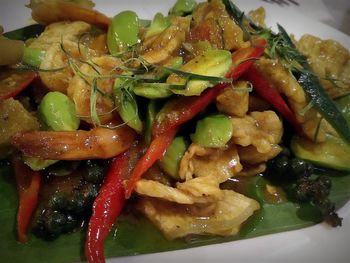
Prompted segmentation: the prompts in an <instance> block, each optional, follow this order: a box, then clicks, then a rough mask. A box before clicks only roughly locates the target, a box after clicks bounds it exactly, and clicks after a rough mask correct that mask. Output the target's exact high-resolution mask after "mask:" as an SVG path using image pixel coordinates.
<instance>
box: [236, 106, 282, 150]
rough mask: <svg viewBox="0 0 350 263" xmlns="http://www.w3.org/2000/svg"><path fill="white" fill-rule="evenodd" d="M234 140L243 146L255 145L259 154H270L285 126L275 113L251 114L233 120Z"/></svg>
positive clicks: (279, 139)
mask: <svg viewBox="0 0 350 263" xmlns="http://www.w3.org/2000/svg"><path fill="white" fill-rule="evenodd" d="M231 121H232V125H233V136H232V140H233V142H234V143H235V144H238V145H241V146H249V145H253V146H255V148H256V149H257V151H258V152H259V153H262V154H264V153H268V152H270V151H271V150H272V145H274V144H278V143H279V142H280V141H281V138H282V135H283V125H282V121H281V120H280V118H279V117H278V116H277V114H276V113H275V112H274V111H264V112H251V113H250V114H249V115H246V116H245V117H243V118H231Z"/></svg>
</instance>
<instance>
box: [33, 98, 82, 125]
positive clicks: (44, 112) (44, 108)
mask: <svg viewBox="0 0 350 263" xmlns="http://www.w3.org/2000/svg"><path fill="white" fill-rule="evenodd" d="M38 110H39V116H40V117H41V119H42V120H43V122H44V123H45V124H46V125H47V126H48V127H49V128H51V129H52V130H54V131H74V130H77V129H78V127H79V124H80V119H79V118H78V117H77V114H76V110H75V105H74V103H73V101H72V100H70V99H69V98H68V97H67V96H66V95H64V94H63V93H61V92H57V91H54V92H49V93H47V94H46V95H45V96H44V98H43V99H42V101H41V102H40V105H39V108H38Z"/></svg>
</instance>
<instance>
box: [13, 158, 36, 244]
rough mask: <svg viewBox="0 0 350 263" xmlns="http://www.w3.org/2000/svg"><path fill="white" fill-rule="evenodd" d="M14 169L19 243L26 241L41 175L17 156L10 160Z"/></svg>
mask: <svg viewBox="0 0 350 263" xmlns="http://www.w3.org/2000/svg"><path fill="white" fill-rule="evenodd" d="M12 164H13V166H14V169H15V177H16V183H17V192H18V195H19V206H18V212H17V234H18V240H19V242H21V243H25V242H27V234H26V233H27V229H28V226H29V223H30V220H31V218H32V214H33V212H34V210H35V208H36V207H37V204H38V196H39V189H40V181H41V176H40V173H39V172H34V171H32V170H31V169H30V168H29V167H28V166H27V165H25V164H24V163H23V162H22V160H21V159H20V158H19V157H15V158H13V160H12Z"/></svg>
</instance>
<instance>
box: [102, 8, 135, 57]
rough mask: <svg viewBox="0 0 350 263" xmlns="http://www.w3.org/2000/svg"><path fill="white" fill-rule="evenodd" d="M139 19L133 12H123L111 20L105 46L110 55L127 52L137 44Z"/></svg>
mask: <svg viewBox="0 0 350 263" xmlns="http://www.w3.org/2000/svg"><path fill="white" fill-rule="evenodd" d="M138 35H139V19H138V16H137V15H136V13H135V12H132V11H123V12H121V13H119V14H117V15H116V16H115V17H113V19H112V23H111V25H110V26H109V28H108V33H107V46H108V49H109V52H110V53H111V54H116V53H118V52H122V51H125V50H127V49H128V48H129V47H131V46H133V45H135V44H137V43H138V42H139V36H138Z"/></svg>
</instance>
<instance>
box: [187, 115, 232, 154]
mask: <svg viewBox="0 0 350 263" xmlns="http://www.w3.org/2000/svg"><path fill="white" fill-rule="evenodd" d="M232 133H233V127H232V123H231V121H230V119H229V118H228V117H227V116H225V115H223V114H217V115H212V116H208V117H206V118H204V119H202V120H200V121H198V122H197V126H196V132H195V133H194V134H192V135H191V139H192V141H193V142H194V143H197V144H199V145H201V146H203V147H210V148H220V147H224V146H225V145H226V143H227V142H228V141H229V140H230V139H231V137H232Z"/></svg>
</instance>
